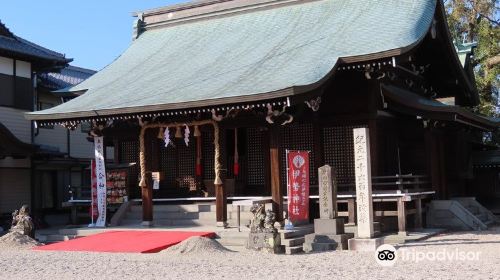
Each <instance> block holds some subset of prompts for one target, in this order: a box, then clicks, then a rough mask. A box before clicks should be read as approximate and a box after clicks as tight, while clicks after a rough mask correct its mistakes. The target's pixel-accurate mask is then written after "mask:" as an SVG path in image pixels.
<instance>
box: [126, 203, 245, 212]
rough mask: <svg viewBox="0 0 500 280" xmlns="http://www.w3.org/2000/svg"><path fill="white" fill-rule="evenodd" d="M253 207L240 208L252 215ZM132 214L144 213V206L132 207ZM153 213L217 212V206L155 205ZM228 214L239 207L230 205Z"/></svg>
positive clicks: (241, 210)
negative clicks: (251, 209)
mask: <svg viewBox="0 0 500 280" xmlns="http://www.w3.org/2000/svg"><path fill="white" fill-rule="evenodd" d="M250 208H251V206H246V205H245V206H240V212H242V213H243V212H248V213H250ZM130 211H131V212H142V205H132V206H131V207H130ZM153 211H164V212H215V211H216V206H215V204H185V205H158V204H156V205H153ZM227 211H228V212H237V206H235V205H232V204H228V205H227Z"/></svg>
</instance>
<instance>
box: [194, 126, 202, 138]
mask: <svg viewBox="0 0 500 280" xmlns="http://www.w3.org/2000/svg"><path fill="white" fill-rule="evenodd" d="M193 135H194V137H200V136H201V131H200V128H199V127H198V126H197V125H195V126H194V133H193Z"/></svg>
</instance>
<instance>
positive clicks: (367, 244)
mask: <svg viewBox="0 0 500 280" xmlns="http://www.w3.org/2000/svg"><path fill="white" fill-rule="evenodd" d="M348 243H349V250H351V251H365V252H375V251H376V250H377V248H378V246H380V245H382V244H384V242H383V239H382V238H380V237H379V238H353V239H349V241H348Z"/></svg>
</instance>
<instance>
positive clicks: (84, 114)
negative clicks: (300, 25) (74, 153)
mask: <svg viewBox="0 0 500 280" xmlns="http://www.w3.org/2000/svg"><path fill="white" fill-rule="evenodd" d="M424 37H425V36H424ZM424 37H422V38H420V40H418V41H417V42H415V43H414V44H411V45H409V46H407V47H404V48H398V49H393V50H388V51H383V52H378V53H373V54H366V55H359V56H349V57H341V58H339V60H338V61H337V63H336V64H335V66H334V67H333V68H332V69H331V70H330V72H328V74H327V75H326V76H324V77H323V78H322V79H321V80H319V81H317V82H316V83H313V84H309V85H302V86H294V87H289V88H284V89H281V90H277V91H273V92H264V93H258V94H252V95H246V96H236V97H229V98H219V99H208V100H201V101H200V100H196V101H190V102H184V103H170V104H157V105H148V106H137V107H125V108H116V109H104V110H94V111H81V112H71V113H62V114H50V115H49V114H47V115H42V114H33V113H26V114H25V117H26V119H28V120H34V121H56V120H57V121H61V120H69V119H85V118H95V117H106V116H116V115H126V114H137V113H151V112H158V111H169V110H184V109H192V108H200V107H211V106H222V105H228V104H237V103H250V102H262V101H267V100H273V99H278V98H287V97H293V96H297V95H301V94H305V93H309V92H312V91H314V90H317V89H319V88H321V87H322V86H323V85H324V84H325V83H326V82H327V81H328V80H329V79H331V78H332V77H333V75H334V74H335V72H336V70H337V68H338V65H340V64H342V63H356V62H365V61H371V60H376V59H383V58H390V57H394V56H399V55H402V54H404V53H407V52H409V51H411V50H412V49H413V48H415V47H416V46H417V45H418V44H420V43H421V42H422V40H423V38H424ZM53 92H54V93H58V94H63V93H68V94H76V95H80V94H84V93H85V92H86V90H76V91H72V90H71V87H70V88H66V89H61V90H57V91H53ZM35 113H36V112H35Z"/></svg>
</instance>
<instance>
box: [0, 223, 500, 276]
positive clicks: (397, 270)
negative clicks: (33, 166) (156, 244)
mask: <svg viewBox="0 0 500 280" xmlns="http://www.w3.org/2000/svg"><path fill="white" fill-rule="evenodd" d="M191 242H192V241H191ZM191 245H192V244H191ZM208 245H210V244H208ZM208 245H207V244H206V243H205V246H208ZM208 247H209V248H211V249H210V250H208V252H205V253H196V254H182V253H179V252H180V251H182V250H174V251H176V252H177V253H172V252H170V253H165V252H162V253H158V254H110V253H83V252H46V251H32V250H26V249H24V250H23V249H15V250H14V249H12V250H9V249H0V268H1V269H0V279H37V280H41V279H142V280H144V279H332V277H333V278H342V279H474V280H475V279H499V277H500V276H499V275H500V227H495V228H492V229H491V230H489V231H483V232H457V233H447V234H443V235H440V236H436V237H433V238H431V239H428V240H426V241H422V242H418V243H412V244H409V245H406V246H403V247H400V248H399V250H398V254H399V256H398V258H399V259H398V260H397V262H396V264H395V265H394V266H393V267H382V266H380V265H379V264H377V262H376V261H375V257H374V254H373V253H360V252H351V251H340V252H328V253H317V254H307V255H306V254H303V255H293V256H287V255H271V254H267V253H257V252H249V251H247V252H219V250H217V246H215V247H214V246H211V245H210V246H208ZM189 248H192V247H189ZM214 248H215V249H214ZM189 251H192V250H189ZM215 251H217V253H214V252H215ZM403 251H405V252H407V253H405V254H406V255H405V258H406V259H405V260H402V258H403V256H402V255H403V254H402V252H403ZM439 252H443V253H441V254H442V255H441V257H442V256H444V255H445V254H448V255H450V254H451V256H450V257H452V258H453V254H455V260H439V259H438V260H436V259H434V260H433V259H432V258H433V257H432V256H434V257H435V258H439V257H438V256H439ZM412 254H413V256H415V258H414V259H413V260H412V259H411V256H412ZM460 254H462V257H464V254H465V256H467V254H468V256H469V257H471V259H470V260H464V259H460ZM423 255H425V256H427V257H429V258H430V259H428V260H421V259H419V260H418V261H417V259H416V256H420V257H422V256H423ZM476 256H477V258H476ZM457 258H458V259H457Z"/></svg>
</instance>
